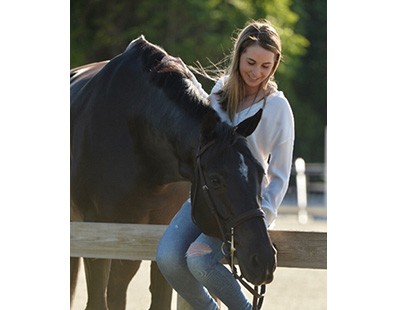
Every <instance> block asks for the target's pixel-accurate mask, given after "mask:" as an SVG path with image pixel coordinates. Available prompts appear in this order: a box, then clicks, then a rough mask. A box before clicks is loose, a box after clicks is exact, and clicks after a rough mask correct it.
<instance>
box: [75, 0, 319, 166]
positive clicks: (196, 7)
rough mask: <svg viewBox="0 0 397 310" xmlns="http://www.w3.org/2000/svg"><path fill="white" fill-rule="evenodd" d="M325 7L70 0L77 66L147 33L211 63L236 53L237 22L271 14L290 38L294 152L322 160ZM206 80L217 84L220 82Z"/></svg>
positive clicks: (310, 2)
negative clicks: (294, 122) (233, 49)
mask: <svg viewBox="0 0 397 310" xmlns="http://www.w3.org/2000/svg"><path fill="white" fill-rule="evenodd" d="M325 7H326V3H325V0H319V1H314V0H294V1H293V0H267V1H263V0H227V1H226V0H207V1H202V0H185V1H179V0H170V1H150V0H145V1H144V0H133V1H131V0H119V1H117V2H109V1H107V0H71V10H70V21H71V33H70V37H71V53H70V55H71V60H70V61H71V67H76V66H79V65H83V64H86V63H90V62H94V61H100V60H104V59H110V58H112V57H114V56H116V55H117V54H119V53H121V52H122V51H123V50H124V49H125V48H126V47H127V45H128V43H129V42H130V41H131V40H133V39H135V38H137V37H138V36H139V35H141V34H143V35H145V37H146V38H147V39H148V40H149V41H150V42H153V43H155V44H157V45H160V46H162V47H163V48H164V49H165V50H167V52H169V53H170V54H171V55H173V56H179V57H181V58H182V59H183V61H184V62H185V63H187V64H188V65H194V64H195V63H196V62H200V63H201V64H202V65H203V66H204V67H206V66H208V65H211V63H218V62H220V61H222V60H224V59H225V56H226V55H228V54H229V52H230V50H231V48H232V45H233V42H232V40H231V37H233V36H234V35H235V31H236V29H241V28H243V27H244V25H245V24H246V22H247V21H249V20H250V19H259V18H266V19H269V20H270V21H271V22H272V23H273V24H274V25H275V27H276V28H277V30H278V31H279V33H280V36H281V39H282V42H283V54H284V59H283V62H282V63H281V65H280V68H279V70H278V72H277V74H276V79H277V81H278V82H279V85H280V89H281V90H283V91H284V92H285V94H286V96H287V98H288V99H289V101H290V103H291V106H292V108H293V110H294V114H295V121H296V143H295V156H302V157H304V158H305V159H306V160H307V161H322V159H323V157H324V153H323V147H324V143H323V129H324V127H325V124H326V78H325V77H326V66H325V59H326V56H325V55H326V33H325V31H326V10H325ZM199 79H200V81H201V82H202V84H203V86H204V88H205V89H206V90H207V91H210V89H211V87H212V85H213V83H212V82H210V81H206V80H204V79H202V78H199Z"/></svg>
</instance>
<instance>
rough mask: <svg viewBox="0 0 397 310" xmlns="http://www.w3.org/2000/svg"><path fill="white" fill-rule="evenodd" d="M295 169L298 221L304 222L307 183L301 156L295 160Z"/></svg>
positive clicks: (305, 220) (305, 221)
mask: <svg viewBox="0 0 397 310" xmlns="http://www.w3.org/2000/svg"><path fill="white" fill-rule="evenodd" d="M295 170H296V195H297V201H298V221H299V223H301V224H306V223H307V220H308V216H307V184H306V174H305V170H306V164H305V161H304V160H303V158H300V157H299V158H297V159H296V160H295Z"/></svg>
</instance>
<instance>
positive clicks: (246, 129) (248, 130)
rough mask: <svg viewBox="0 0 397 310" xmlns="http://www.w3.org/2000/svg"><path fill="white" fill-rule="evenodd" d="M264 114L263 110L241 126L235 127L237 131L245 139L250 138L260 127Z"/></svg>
mask: <svg viewBox="0 0 397 310" xmlns="http://www.w3.org/2000/svg"><path fill="white" fill-rule="evenodd" d="M262 112H263V109H260V110H259V111H258V112H256V113H255V115H253V116H251V117H249V118H247V119H245V120H244V121H242V122H241V123H240V124H238V125H237V126H235V127H234V129H235V131H236V132H237V133H238V134H240V135H242V136H244V137H248V136H249V135H250V134H252V133H253V132H254V130H255V129H256V127H257V126H258V124H259V121H260V120H261V118H262Z"/></svg>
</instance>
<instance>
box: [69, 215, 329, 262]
mask: <svg viewBox="0 0 397 310" xmlns="http://www.w3.org/2000/svg"><path fill="white" fill-rule="evenodd" d="M165 229H166V225H145V224H114V223H87V222H71V223H70V256H72V257H91V258H113V259H130V260H155V255H156V249H157V244H158V242H159V240H160V238H161V236H162V235H163V233H164V231H165ZM269 234H270V237H271V239H272V241H273V243H274V244H275V245H276V247H277V250H278V255H277V258H278V264H277V265H278V266H279V267H295V268H313V269H326V268H327V233H325V232H308V231H283V230H270V231H269Z"/></svg>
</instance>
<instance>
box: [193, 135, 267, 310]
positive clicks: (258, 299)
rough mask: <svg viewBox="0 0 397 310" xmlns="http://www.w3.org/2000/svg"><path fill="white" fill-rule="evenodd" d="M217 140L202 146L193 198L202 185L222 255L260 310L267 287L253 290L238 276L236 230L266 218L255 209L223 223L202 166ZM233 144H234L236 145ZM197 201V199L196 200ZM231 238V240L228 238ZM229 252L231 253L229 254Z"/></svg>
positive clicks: (263, 286) (263, 285)
mask: <svg viewBox="0 0 397 310" xmlns="http://www.w3.org/2000/svg"><path fill="white" fill-rule="evenodd" d="M237 139H238V138H236V140H235V141H234V143H235V142H236V141H237ZM214 143H215V140H212V141H210V142H208V143H207V144H205V145H204V146H202V147H201V146H200V147H199V149H198V152H197V155H196V160H197V165H196V172H195V174H196V176H195V177H196V186H195V188H194V189H193V190H194V196H192V198H193V197H194V198H196V197H197V193H198V191H199V188H200V185H201V190H202V191H203V194H204V199H205V202H206V204H207V206H208V207H209V208H210V210H211V213H212V214H213V216H214V217H215V219H216V222H217V224H218V228H219V231H220V233H221V237H222V241H223V243H222V249H221V250H222V253H223V254H224V256H225V258H226V260H227V261H228V264H229V266H230V268H231V270H232V273H233V276H234V277H235V278H236V279H237V280H239V281H240V283H241V284H242V285H243V286H244V287H245V288H246V289H247V290H248V291H249V292H250V293H251V294H252V295H253V303H252V307H253V308H252V309H253V310H259V309H260V308H261V307H262V304H263V300H264V295H265V292H266V285H265V284H262V285H261V286H260V287H258V286H257V285H255V286H254V288H252V287H251V286H250V284H249V283H247V281H245V280H244V278H243V276H242V275H241V274H240V275H238V273H237V268H236V266H235V265H234V260H235V251H236V248H235V247H234V228H235V227H237V226H238V225H240V224H242V223H243V222H246V221H248V220H250V219H252V218H255V217H262V218H264V217H265V215H264V212H263V211H262V209H260V208H258V209H253V210H248V211H245V212H243V213H241V214H239V215H236V216H234V217H231V218H230V219H228V220H226V222H225V223H222V221H221V217H220V216H219V213H218V211H217V209H216V203H215V200H214V199H213V197H212V195H211V191H210V188H209V187H208V185H207V184H208V182H207V179H206V177H205V175H204V173H203V169H202V166H201V160H200V159H201V156H202V155H203V154H204V153H205V151H207V150H208V149H209V148H210V147H211V146H212V145H214ZM234 143H233V144H234ZM194 200H195V199H194ZM194 203H195V201H192V205H194ZM228 237H230V238H228ZM227 246H229V249H226V250H225V247H227ZM227 252H229V253H227Z"/></svg>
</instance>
